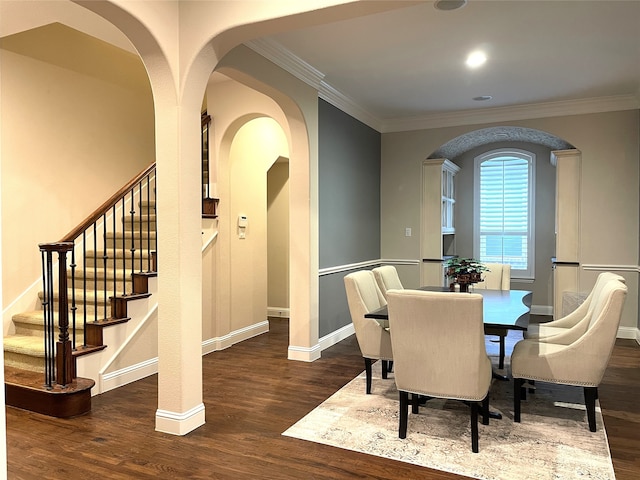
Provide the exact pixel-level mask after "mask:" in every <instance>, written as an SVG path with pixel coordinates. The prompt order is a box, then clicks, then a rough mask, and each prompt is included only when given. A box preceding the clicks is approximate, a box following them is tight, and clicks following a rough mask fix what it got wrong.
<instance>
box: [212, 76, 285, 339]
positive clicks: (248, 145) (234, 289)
mask: <svg viewBox="0 0 640 480" xmlns="http://www.w3.org/2000/svg"><path fill="white" fill-rule="evenodd" d="M207 112H208V113H209V115H211V117H212V125H213V129H212V133H211V137H210V144H211V152H212V153H211V164H212V169H213V173H212V177H213V178H212V182H213V191H214V192H215V194H216V195H218V196H219V197H220V205H219V217H218V220H217V225H216V228H217V230H218V237H217V238H216V240H215V242H214V244H213V245H212V246H211V247H210V248H209V250H207V251H206V252H205V255H204V257H203V277H204V280H205V281H204V282H203V339H204V340H205V341H206V340H208V339H212V338H221V337H225V336H227V335H230V334H233V333H234V332H236V331H238V330H240V329H243V328H245V327H250V326H252V325H254V324H255V323H259V322H264V321H265V320H266V314H267V236H266V232H267V224H266V221H267V203H266V202H267V192H266V189H267V171H268V169H269V168H270V167H271V165H272V164H273V162H275V161H276V160H277V159H278V157H280V156H282V157H287V158H288V155H289V151H288V141H287V138H286V136H285V133H284V130H283V128H282V127H281V126H280V125H287V123H286V119H285V118H284V114H283V112H282V110H281V109H280V108H279V107H278V105H277V104H276V103H275V102H274V101H273V100H271V99H270V98H269V97H267V96H266V95H263V94H261V93H259V92H257V91H255V90H253V89H251V88H248V87H246V86H244V85H242V84H240V83H238V82H236V81H234V80H229V79H227V80H225V81H220V78H216V77H215V76H214V77H212V79H211V81H210V83H209V85H208V88H207ZM252 119H256V123H253V122H252V121H251V120H252ZM274 119H275V120H274ZM276 120H277V121H276ZM247 122H248V123H247ZM242 125H245V126H244V127H243V126H242ZM240 213H242V214H246V215H247V216H248V221H249V226H248V227H247V232H246V234H247V235H246V238H245V239H243V240H240V239H239V238H238V230H237V221H238V215H239V214H240ZM286 234H287V235H288V231H287V232H286ZM287 286H288V285H287ZM236 305H237V308H236Z"/></svg>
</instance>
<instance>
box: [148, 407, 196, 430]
mask: <svg viewBox="0 0 640 480" xmlns="http://www.w3.org/2000/svg"><path fill="white" fill-rule="evenodd" d="M204 423H205V422H204V403H201V404H200V405H197V406H195V407H193V408H192V409H191V410H188V411H186V412H184V413H177V412H169V411H167V410H160V409H158V410H156V431H157V432H163V433H170V434H171V435H186V434H187V433H189V432H191V431H193V430H195V429H196V428H198V427H201V426H202V425H204Z"/></svg>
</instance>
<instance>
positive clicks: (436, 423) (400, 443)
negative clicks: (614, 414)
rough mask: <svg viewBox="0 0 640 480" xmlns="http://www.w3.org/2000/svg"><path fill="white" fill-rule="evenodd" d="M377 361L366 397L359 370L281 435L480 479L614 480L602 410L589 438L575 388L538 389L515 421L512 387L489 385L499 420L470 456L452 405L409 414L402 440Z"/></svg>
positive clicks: (391, 386) (394, 397)
mask: <svg viewBox="0 0 640 480" xmlns="http://www.w3.org/2000/svg"><path fill="white" fill-rule="evenodd" d="M494 360H495V359H494ZM380 363H381V362H377V363H376V364H375V365H374V371H373V372H374V373H373V388H372V392H371V395H366V394H365V374H364V372H363V373H361V374H360V375H359V376H357V377H356V378H355V379H353V380H352V381H351V382H349V383H348V384H347V385H346V386H344V387H343V388H342V389H341V390H339V391H338V392H336V393H335V394H334V395H333V396H331V397H330V398H329V399H327V400H326V401H325V402H324V403H322V404H321V405H320V406H318V407H317V408H316V409H314V410H313V411H312V412H310V413H309V414H308V415H306V416H305V417H304V418H302V419H301V420H300V421H298V422H297V423H296V424H295V425H293V426H292V427H290V428H289V429H288V430H286V431H285V432H284V433H283V435H286V436H289V437H294V438H299V439H303V440H308V441H311V442H317V443H321V444H325V445H331V446H334V447H339V448H344V449H348V450H353V451H357V452H361V453H365V454H369V455H377V456H380V457H385V458H389V459H394V460H399V461H401V462H408V463H412V464H415V465H420V466H424V467H429V468H433V469H437V470H442V471H446V472H451V473H455V474H459V475H466V476H468V477H472V478H478V479H483V480H513V479H521V478H527V479H528V480H531V479H539V480H547V479H554V480H559V479H562V480H565V479H574V478H580V479H601V480H609V479H615V474H614V471H613V466H612V463H611V455H610V453H609V445H608V442H607V437H606V432H605V429H604V424H603V421H602V413H601V412H600V406H599V404H597V405H596V406H597V412H596V421H597V431H596V432H595V433H593V432H590V431H589V427H588V425H587V421H586V411H585V408H584V400H583V396H582V389H581V388H579V387H566V386H557V385H549V384H537V385H536V389H535V393H533V394H528V395H527V400H526V401H523V403H522V419H521V420H522V422H521V423H519V424H518V423H515V422H514V421H513V406H512V405H513V400H512V399H513V382H512V381H509V382H504V381H494V382H493V384H492V386H491V397H490V402H491V410H494V411H497V412H500V413H501V414H502V416H503V418H502V419H501V420H496V419H491V421H490V422H489V425H482V423H481V422H479V446H480V452H479V453H472V451H471V429H470V420H469V417H470V415H469V408H468V407H467V406H466V405H464V404H463V403H461V402H458V401H455V400H440V399H432V400H429V401H428V402H427V403H426V405H425V406H421V407H420V412H419V413H418V414H417V415H414V414H412V413H411V409H409V425H408V429H407V438H406V439H404V440H402V439H399V438H398V393H397V390H396V387H395V382H394V379H393V374H390V375H389V378H388V379H387V380H383V379H381V378H380ZM507 368H508V366H507Z"/></svg>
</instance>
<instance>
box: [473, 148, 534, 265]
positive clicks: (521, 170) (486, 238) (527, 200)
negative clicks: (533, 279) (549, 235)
mask: <svg viewBox="0 0 640 480" xmlns="http://www.w3.org/2000/svg"><path fill="white" fill-rule="evenodd" d="M479 160H480V162H479V168H478V169H477V170H476V172H478V173H479V179H477V183H476V185H477V186H478V189H477V192H478V195H477V197H476V198H477V200H478V204H479V205H478V208H477V210H476V211H477V218H476V225H477V229H476V232H477V235H476V239H475V240H476V255H477V257H478V258H479V260H480V261H482V262H493V263H508V264H510V265H511V268H512V270H513V271H514V273H519V275H518V276H523V277H527V276H533V268H532V263H533V260H532V259H533V255H532V253H533V252H532V249H533V245H532V238H533V235H532V230H533V228H532V212H531V209H532V163H533V162H532V160H533V157H532V156H530V155H521V154H517V155H513V154H503V153H501V154H497V153H496V152H493V154H488V155H485V156H483V157H480V158H479ZM478 180H479V181H478Z"/></svg>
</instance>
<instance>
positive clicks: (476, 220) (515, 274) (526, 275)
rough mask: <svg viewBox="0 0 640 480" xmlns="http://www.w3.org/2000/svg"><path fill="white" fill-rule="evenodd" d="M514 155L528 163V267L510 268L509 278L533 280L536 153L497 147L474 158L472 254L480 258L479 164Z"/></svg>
mask: <svg viewBox="0 0 640 480" xmlns="http://www.w3.org/2000/svg"><path fill="white" fill-rule="evenodd" d="M506 156H510V157H515V158H520V159H523V160H526V161H527V164H528V165H529V200H528V201H529V218H528V225H529V232H528V235H527V241H528V245H527V250H528V255H527V261H528V264H529V268H528V269H527V270H526V271H525V270H514V269H513V268H512V269H511V278H513V279H523V280H534V279H535V259H536V255H535V239H536V228H535V218H536V215H535V205H536V202H535V200H536V195H535V191H536V176H535V173H536V154H535V153H533V152H530V151H528V150H522V149H519V148H499V149H494V150H489V151H486V152H484V153H481V154H480V155H478V156H476V157H475V158H474V160H473V161H474V171H473V172H474V173H473V205H474V208H473V256H474V258H478V259H479V258H480V166H481V165H482V163H483V162H486V161H487V160H493V159H496V158H500V157H506Z"/></svg>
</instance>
